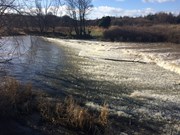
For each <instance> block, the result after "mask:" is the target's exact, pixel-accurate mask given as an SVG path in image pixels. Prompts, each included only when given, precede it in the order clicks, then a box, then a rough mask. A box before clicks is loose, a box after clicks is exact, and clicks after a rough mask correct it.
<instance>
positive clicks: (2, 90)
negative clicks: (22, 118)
mask: <svg viewBox="0 0 180 135" xmlns="http://www.w3.org/2000/svg"><path fill="white" fill-rule="evenodd" d="M31 100H32V86H31V85H30V84H28V85H25V86H23V85H20V83H19V82H18V81H17V80H15V79H13V78H9V77H6V78H4V79H3V80H2V82H1V84H0V114H1V116H14V115H17V114H18V113H26V112H29V111H30V110H31V109H30V108H31Z"/></svg>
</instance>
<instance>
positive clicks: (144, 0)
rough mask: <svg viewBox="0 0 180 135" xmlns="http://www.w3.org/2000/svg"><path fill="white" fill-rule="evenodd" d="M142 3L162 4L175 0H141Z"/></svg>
mask: <svg viewBox="0 0 180 135" xmlns="http://www.w3.org/2000/svg"><path fill="white" fill-rule="evenodd" d="M142 1H143V2H145V3H148V2H150V3H155V2H158V3H164V2H174V1H176V0H142Z"/></svg>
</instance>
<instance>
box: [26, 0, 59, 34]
mask: <svg viewBox="0 0 180 135" xmlns="http://www.w3.org/2000/svg"><path fill="white" fill-rule="evenodd" d="M24 3H25V4H24V5H25V6H26V12H27V13H29V14H30V15H32V16H34V17H35V21H36V23H37V25H38V27H39V30H40V32H41V33H43V32H44V31H48V29H49V27H50V26H49V22H50V21H49V19H51V18H50V15H54V16H57V15H58V13H59V9H60V6H61V0H31V2H30V3H29V1H28V2H26V1H24ZM27 10H28V11H27ZM54 27H55V26H54ZM54 29H55V28H54Z"/></svg>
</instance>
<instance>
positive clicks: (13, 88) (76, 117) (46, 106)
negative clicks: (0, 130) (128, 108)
mask: <svg viewBox="0 0 180 135" xmlns="http://www.w3.org/2000/svg"><path fill="white" fill-rule="evenodd" d="M34 112H36V113H37V114H38V115H39V116H40V120H41V121H43V123H49V124H50V125H54V126H63V127H65V128H68V129H71V130H73V131H78V132H79V133H82V132H83V133H85V134H105V131H106V129H107V127H108V108H107V105H104V106H103V107H102V109H101V111H100V112H94V111H91V110H89V109H88V108H85V107H82V106H80V105H79V104H78V103H77V102H76V101H75V100H74V98H73V97H72V96H69V97H67V98H65V99H64V100H62V99H59V98H51V97H48V96H47V95H42V94H36V93H34V92H33V90H32V85H30V84H27V85H22V84H20V82H18V81H17V80H15V79H13V78H9V77H6V78H4V79H3V81H2V83H1V84H0V116H1V117H6V118H17V116H21V118H23V117H27V116H28V115H31V114H32V113H34ZM39 122H40V121H39Z"/></svg>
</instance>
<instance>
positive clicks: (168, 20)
mask: <svg viewBox="0 0 180 135" xmlns="http://www.w3.org/2000/svg"><path fill="white" fill-rule="evenodd" d="M64 1H65V2H64V3H63V2H62V1H61V0H28V1H27V0H21V1H18V0H0V34H1V35H2V34H6V35H11V34H12V35H13V34H16V33H17V32H18V31H19V30H20V29H23V31H24V32H25V33H30V32H36V33H40V34H45V33H47V32H50V31H51V32H52V33H53V34H55V33H61V31H58V28H59V27H64V28H66V29H65V30H66V31H67V32H68V35H70V36H73V35H74V36H76V38H87V37H88V36H90V33H91V30H90V29H87V26H98V27H102V28H105V29H107V28H108V27H110V26H136V25H137V26H151V25H154V24H179V23H180V14H179V15H173V14H172V13H164V12H160V13H156V14H149V15H147V16H142V17H141V16H140V17H135V18H134V17H128V16H124V17H110V16H106V17H102V18H101V19H94V20H87V18H86V17H87V15H88V14H89V13H90V11H91V10H92V7H93V5H92V0H64ZM64 5H66V10H67V15H65V16H62V15H61V14H62V9H61V7H62V6H64ZM13 29H16V31H17V32H15V33H14V32H13V31H12V30H13Z"/></svg>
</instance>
